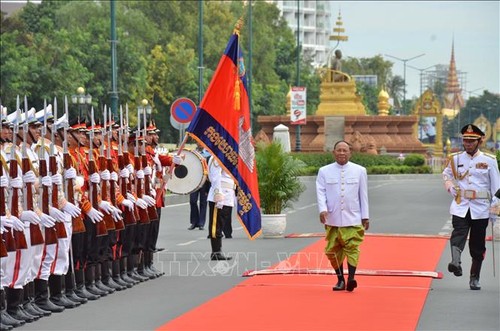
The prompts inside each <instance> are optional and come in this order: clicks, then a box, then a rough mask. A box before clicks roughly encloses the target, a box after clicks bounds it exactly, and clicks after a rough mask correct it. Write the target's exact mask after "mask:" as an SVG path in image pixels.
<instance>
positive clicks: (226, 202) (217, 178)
mask: <svg viewBox="0 0 500 331" xmlns="http://www.w3.org/2000/svg"><path fill="white" fill-rule="evenodd" d="M208 179H209V180H210V183H211V186H210V190H209V191H208V198H207V201H208V210H209V221H208V226H209V229H208V231H209V234H210V243H211V245H212V254H211V256H210V258H211V259H212V260H215V261H217V260H230V259H231V258H232V257H230V256H226V255H224V254H222V229H223V227H224V224H225V223H226V222H231V213H232V210H233V206H234V200H235V191H234V190H235V188H236V186H235V183H234V180H233V178H232V177H231V175H230V174H229V173H228V172H227V171H226V170H225V169H224V168H222V167H221V166H220V164H219V163H218V162H217V160H215V158H214V157H213V156H212V157H210V159H209V160H208Z"/></svg>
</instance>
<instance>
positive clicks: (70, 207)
mask: <svg viewBox="0 0 500 331" xmlns="http://www.w3.org/2000/svg"><path fill="white" fill-rule="evenodd" d="M62 211H63V212H65V213H67V214H69V215H71V217H78V216H80V215H81V214H82V210H81V209H80V208H79V207H78V206H75V205H74V204H72V203H71V202H66V204H65V205H64V207H63V208H62Z"/></svg>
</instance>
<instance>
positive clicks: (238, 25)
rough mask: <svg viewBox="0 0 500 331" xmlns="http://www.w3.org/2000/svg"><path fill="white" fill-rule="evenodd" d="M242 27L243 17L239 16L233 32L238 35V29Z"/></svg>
mask: <svg viewBox="0 0 500 331" xmlns="http://www.w3.org/2000/svg"><path fill="white" fill-rule="evenodd" d="M242 27H243V17H240V18H239V19H238V22H236V24H235V25H234V30H233V33H235V34H237V35H238V36H239V35H240V30H241V28H242Z"/></svg>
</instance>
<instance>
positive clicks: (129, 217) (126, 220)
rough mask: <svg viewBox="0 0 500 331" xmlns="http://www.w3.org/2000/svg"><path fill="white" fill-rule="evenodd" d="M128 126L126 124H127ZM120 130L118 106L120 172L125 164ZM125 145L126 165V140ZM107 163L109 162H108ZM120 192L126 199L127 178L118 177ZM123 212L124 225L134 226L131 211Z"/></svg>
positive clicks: (133, 217)
mask: <svg viewBox="0 0 500 331" xmlns="http://www.w3.org/2000/svg"><path fill="white" fill-rule="evenodd" d="M126 108H127V121H128V105H126ZM127 126H128V122H127ZM122 130H124V128H123V109H122V106H120V129H119V130H118V167H119V168H120V170H123V169H124V168H125V167H126V166H127V164H125V152H124V151H123V150H122ZM124 144H125V148H124V149H125V151H127V154H126V155H127V163H128V144H127V139H125V141H124ZM108 162H109V161H108ZM119 180H120V185H119V186H120V192H121V194H122V195H123V197H124V198H126V197H127V178H121V177H120V179H119ZM122 211H123V215H124V216H123V219H124V223H125V225H132V224H136V223H137V221H136V217H135V214H134V212H133V211H131V210H129V209H128V208H122Z"/></svg>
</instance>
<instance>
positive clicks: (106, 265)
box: [101, 261, 127, 291]
mask: <svg viewBox="0 0 500 331" xmlns="http://www.w3.org/2000/svg"><path fill="white" fill-rule="evenodd" d="M101 281H102V283H103V284H104V285H106V286H107V287H110V288H112V289H114V290H115V291H121V290H124V289H126V288H127V287H126V286H122V285H119V284H117V283H116V282H115V281H114V279H113V277H111V261H104V262H103V263H102V266H101Z"/></svg>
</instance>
